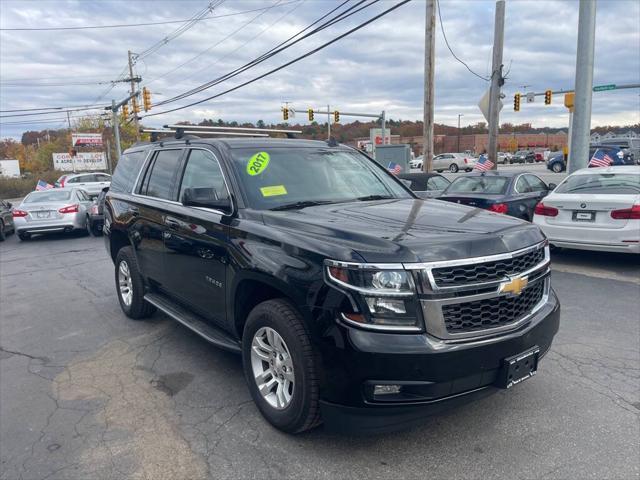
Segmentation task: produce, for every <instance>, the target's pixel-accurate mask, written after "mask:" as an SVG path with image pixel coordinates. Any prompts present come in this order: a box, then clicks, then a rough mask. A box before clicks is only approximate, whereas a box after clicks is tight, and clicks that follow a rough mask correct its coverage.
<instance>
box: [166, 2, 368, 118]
mask: <svg viewBox="0 0 640 480" xmlns="http://www.w3.org/2000/svg"><path fill="white" fill-rule="evenodd" d="M365 1H366V0H360V1H359V2H358V3H356V4H355V5H352V6H351V7H349V8H347V9H346V10H344V11H342V12H340V13H339V14H337V15H336V16H334V17H333V18H331V19H329V20H327V21H326V22H325V23H323V24H321V25H320V26H318V27H317V28H315V29H314V30H312V31H310V32H309V33H307V34H306V35H303V36H301V37H300V38H298V39H296V40H294V39H295V38H296V37H298V36H300V35H301V34H302V33H304V32H305V31H307V30H309V29H310V28H311V27H312V26H314V25H316V24H317V23H319V22H321V21H322V20H324V19H326V18H327V17H328V16H329V15H331V14H333V13H334V12H336V11H337V10H338V9H340V8H341V7H342V6H344V5H345V4H346V3H348V2H349V0H345V1H343V2H342V3H341V4H340V5H338V6H337V7H335V8H333V9H332V10H330V11H329V12H327V13H326V14H324V15H323V16H321V17H320V18H318V19H317V20H315V21H314V22H313V23H311V24H309V25H308V26H307V27H305V28H304V29H302V30H300V31H299V32H298V33H296V34H294V35H292V36H291V37H289V38H287V39H286V40H284V41H283V42H280V43H279V44H278V45H276V46H275V47H273V48H271V49H270V50H268V51H267V52H265V53H263V54H262V55H260V56H259V57H257V58H255V59H254V60H251V61H250V62H248V63H246V64H244V65H242V66H241V67H238V68H236V69H235V70H232V71H231V72H228V73H226V74H224V75H222V76H220V77H217V78H215V79H213V80H211V81H209V82H207V83H204V84H202V85H200V86H198V87H195V88H193V89H191V90H189V91H187V92H184V93H182V94H179V95H176V96H174V97H171V98H168V99H166V100H163V101H162V102H159V103H157V104H156V106H160V105H166V104H167V103H172V102H175V101H177V100H181V99H182V98H186V97H190V96H192V95H195V94H196V93H200V92H202V91H204V90H207V89H209V88H211V87H213V86H214V85H218V84H220V83H222V82H224V81H226V80H229V79H231V78H233V77H236V76H238V75H240V74H241V73H243V72H245V71H247V70H249V69H251V68H253V67H255V66H256V65H258V64H260V63H262V62H264V61H266V60H268V59H269V58H271V57H273V56H275V55H277V54H278V53H280V52H282V51H284V50H286V49H288V48H291V47H292V46H293V45H295V44H296V43H298V42H301V41H302V40H304V39H305V38H308V37H310V36H312V35H315V34H316V33H318V32H320V31H322V30H324V29H326V28H328V27H330V26H332V25H334V24H336V23H338V22H340V21H342V20H345V19H346V18H348V17H350V16H351V15H354V14H356V13H358V12H360V11H362V10H364V9H365V8H368V7H370V6H371V5H373V4H374V3H377V2H378V1H380V0H371V1H370V2H369V3H368V4H366V5H364V6H361V7H360V5H362V4H363V3H365ZM358 7H360V8H358Z"/></svg>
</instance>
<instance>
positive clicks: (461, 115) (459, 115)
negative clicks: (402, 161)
mask: <svg viewBox="0 0 640 480" xmlns="http://www.w3.org/2000/svg"><path fill="white" fill-rule="evenodd" d="M460 117H464V115H463V114H462V113H459V114H458V150H457V151H458V153H460ZM423 163H424V162H423Z"/></svg>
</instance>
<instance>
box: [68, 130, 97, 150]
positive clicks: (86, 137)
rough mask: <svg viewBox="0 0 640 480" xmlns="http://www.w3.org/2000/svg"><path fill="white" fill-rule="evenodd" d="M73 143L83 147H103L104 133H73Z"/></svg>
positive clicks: (75, 145)
mask: <svg viewBox="0 0 640 480" xmlns="http://www.w3.org/2000/svg"><path fill="white" fill-rule="evenodd" d="M71 144H72V145H73V146H74V147H82V146H85V145H89V146H92V147H93V146H95V147H101V146H102V134H101V133H72V134H71Z"/></svg>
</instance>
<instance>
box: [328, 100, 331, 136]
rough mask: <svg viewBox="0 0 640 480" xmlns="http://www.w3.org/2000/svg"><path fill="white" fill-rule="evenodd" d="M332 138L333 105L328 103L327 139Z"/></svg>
mask: <svg viewBox="0 0 640 480" xmlns="http://www.w3.org/2000/svg"><path fill="white" fill-rule="evenodd" d="M330 139H331V107H330V106H329V105H327V140H330Z"/></svg>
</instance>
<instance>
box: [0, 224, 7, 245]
mask: <svg viewBox="0 0 640 480" xmlns="http://www.w3.org/2000/svg"><path fill="white" fill-rule="evenodd" d="M5 238H7V234H6V233H5V232H4V222H2V221H0V242H4V239H5Z"/></svg>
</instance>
